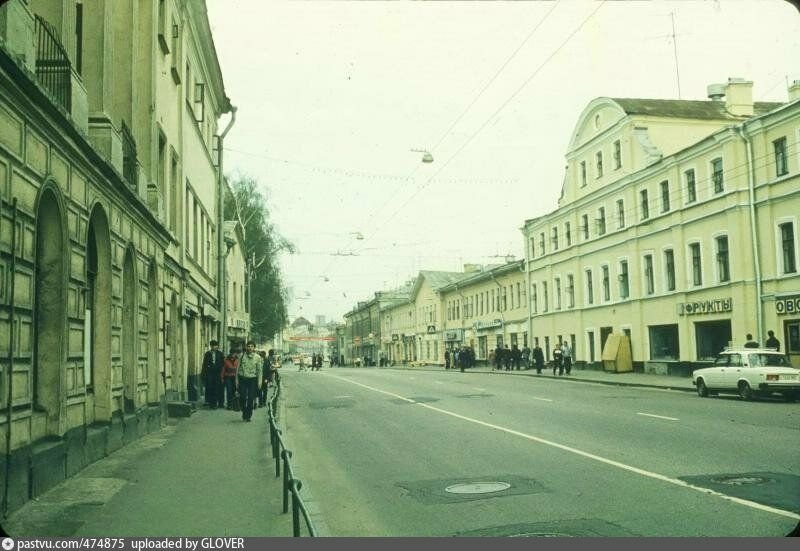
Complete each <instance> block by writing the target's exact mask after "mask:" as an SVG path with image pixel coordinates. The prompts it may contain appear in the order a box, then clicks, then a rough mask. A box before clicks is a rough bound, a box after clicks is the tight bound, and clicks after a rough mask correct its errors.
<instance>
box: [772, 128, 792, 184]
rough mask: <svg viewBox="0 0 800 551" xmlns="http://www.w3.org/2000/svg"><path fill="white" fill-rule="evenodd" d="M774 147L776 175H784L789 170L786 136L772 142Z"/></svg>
mask: <svg viewBox="0 0 800 551" xmlns="http://www.w3.org/2000/svg"><path fill="white" fill-rule="evenodd" d="M772 147H773V149H774V150H775V176H783V175H784V174H787V173H788V172H789V165H788V163H787V159H786V136H784V137H783V138H778V139H777V140H775V141H774V142H772Z"/></svg>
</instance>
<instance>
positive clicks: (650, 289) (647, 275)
mask: <svg viewBox="0 0 800 551" xmlns="http://www.w3.org/2000/svg"><path fill="white" fill-rule="evenodd" d="M644 288H645V292H646V293H647V294H648V295H652V294H653V293H654V292H655V283H654V281H653V255H652V254H646V255H644Z"/></svg>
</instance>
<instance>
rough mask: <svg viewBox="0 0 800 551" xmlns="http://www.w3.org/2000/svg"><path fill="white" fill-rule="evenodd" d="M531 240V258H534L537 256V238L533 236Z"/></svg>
mask: <svg viewBox="0 0 800 551" xmlns="http://www.w3.org/2000/svg"><path fill="white" fill-rule="evenodd" d="M530 242H531V258H534V257H535V256H536V240H535V239H534V238H533V237H531V238H530Z"/></svg>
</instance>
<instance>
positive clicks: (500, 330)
mask: <svg viewBox="0 0 800 551" xmlns="http://www.w3.org/2000/svg"><path fill="white" fill-rule="evenodd" d="M526 289H527V278H526V274H525V263H524V261H522V260H516V261H511V262H507V263H506V264H503V265H500V266H489V267H486V268H483V267H480V269H479V270H477V271H471V272H469V271H468V272H467V274H465V277H463V278H461V279H460V280H459V281H457V282H455V283H451V284H450V285H447V286H445V287H443V288H442V289H441V290H440V291H441V295H442V301H443V303H444V304H443V307H444V320H443V333H442V335H443V338H442V341H443V344H444V347H445V348H446V349H448V350H452V349H455V348H460V347H462V346H468V347H470V348H472V349H473V350H474V351H475V359H476V360H478V361H488V360H489V359H490V354H491V352H492V351H493V350H495V348H497V347H498V346H500V347H504V346H506V345H508V346H509V348H511V347H513V346H514V345H516V346H517V347H518V348H519V349H520V350H521V349H523V348H525V347H526V346H528V321H529V316H528V298H527V291H526Z"/></svg>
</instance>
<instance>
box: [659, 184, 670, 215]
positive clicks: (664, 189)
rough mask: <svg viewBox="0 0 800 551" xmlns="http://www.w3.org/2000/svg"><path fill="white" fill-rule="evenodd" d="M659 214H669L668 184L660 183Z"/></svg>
mask: <svg viewBox="0 0 800 551" xmlns="http://www.w3.org/2000/svg"><path fill="white" fill-rule="evenodd" d="M660 185H661V212H669V182H668V181H667V180H664V181H663V182H661V184H660Z"/></svg>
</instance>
